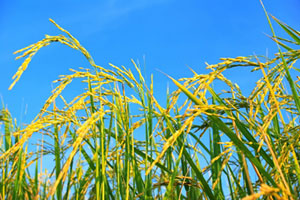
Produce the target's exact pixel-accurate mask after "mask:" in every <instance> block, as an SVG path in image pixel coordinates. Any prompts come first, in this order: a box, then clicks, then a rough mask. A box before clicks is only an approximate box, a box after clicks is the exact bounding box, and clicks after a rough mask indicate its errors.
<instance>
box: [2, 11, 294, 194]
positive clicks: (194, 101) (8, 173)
mask: <svg viewBox="0 0 300 200" xmlns="http://www.w3.org/2000/svg"><path fill="white" fill-rule="evenodd" d="M266 17H267V19H268V21H269V24H270V28H271V30H272V33H273V35H272V36H271V38H272V39H273V40H274V43H276V44H277V46H278V53H277V54H275V55H272V57H270V58H267V57H263V56H245V57H236V58H221V59H220V62H219V63H217V64H213V65H207V69H209V70H210V72H209V73H207V74H198V73H196V72H194V71H192V72H193V74H194V75H193V76H192V77H183V78H180V79H178V80H176V79H174V78H172V75H166V76H168V77H169V79H170V81H171V82H172V84H174V85H175V86H176V88H177V89H176V90H174V91H170V90H168V92H166V94H165V95H166V97H167V102H165V103H163V104H161V103H159V101H158V96H157V94H156V92H155V90H154V89H153V84H155V83H153V81H152V77H151V79H149V80H145V78H144V75H143V73H142V72H141V70H140V66H139V65H138V64H137V63H136V62H134V61H132V66H133V68H134V69H135V70H130V69H129V68H127V67H124V66H115V65H113V64H110V66H107V67H101V66H99V65H97V64H96V63H95V62H94V60H93V58H92V55H90V53H89V52H88V51H87V50H86V49H85V48H84V47H83V46H82V45H81V44H80V42H79V41H78V40H77V39H76V38H74V37H73V36H72V35H71V33H69V32H68V31H67V30H65V29H63V28H62V27H60V26H59V25H58V24H57V23H56V22H54V21H53V20H51V19H50V21H51V22H52V23H53V24H54V25H55V26H56V27H57V28H58V29H59V30H60V31H61V35H57V36H50V35H46V36H45V38H44V39H42V40H40V41H38V42H37V43H34V44H32V45H29V46H28V47H25V48H23V49H21V50H18V51H17V52H15V54H17V59H24V61H23V63H22V65H21V66H20V67H19V68H18V70H17V72H16V73H15V76H14V77H13V79H14V80H13V82H12V84H11V86H10V88H9V89H13V87H14V85H15V84H18V83H17V82H18V80H19V79H20V78H21V76H22V73H23V72H24V71H25V70H26V69H27V67H28V66H29V65H30V62H31V60H32V59H34V58H33V57H34V55H35V54H36V53H37V52H38V51H39V50H40V49H42V48H43V47H46V46H48V45H51V44H52V43H55V42H56V43H60V44H61V45H66V46H68V47H70V48H72V49H74V50H77V51H80V52H81V53H82V54H83V55H84V56H85V58H86V59H87V60H88V62H89V64H90V68H79V69H72V70H71V72H70V74H69V75H61V76H60V77H59V79H58V80H55V81H54V82H55V84H56V85H55V86H56V87H55V88H54V89H53V91H52V93H51V94H50V95H49V98H48V99H47V100H46V102H45V103H44V105H43V107H42V108H41V109H40V112H39V113H38V115H37V116H36V117H35V119H34V120H32V122H30V123H29V124H27V125H26V126H19V125H18V122H17V121H16V120H15V119H14V118H13V116H11V114H10V112H9V110H8V109H6V108H5V107H4V106H3V108H2V110H1V113H0V126H1V129H0V131H1V132H0V136H1V137H0V144H1V145H0V173H1V175H0V200H16V199H18V200H23V199H24V200H37V199H42V200H44V199H56V200H67V199H72V200H81V199H103V200H106V199H116V200H119V199H122V200H125V199H143V200H150V199H158V200H159V199H164V200H165V199H167V200H168V199H182V200H184V199H190V200H194V199H211V200H214V199H220V200H222V199H244V200H252V199H253V200H254V199H270V200H275V199H277V200H279V199H294V200H296V199H300V141H299V140H300V127H299V113H300V98H299V92H300V91H299V89H300V88H299V87H300V85H299V77H298V76H297V75H296V74H298V73H299V71H300V68H299V63H297V60H298V59H299V58H300V50H299V45H300V32H299V31H296V30H295V29H293V28H292V27H290V26H288V25H286V24H285V23H283V22H281V21H280V20H279V19H277V18H275V17H273V16H269V15H268V14H267V13H266ZM272 24H277V25H279V27H281V28H282V29H283V30H284V31H285V33H286V35H285V36H277V35H276V34H275V30H274V29H273V26H272ZM246 67H247V68H248V69H249V70H252V71H253V73H259V74H261V77H260V79H257V80H250V81H251V82H253V83H255V87H254V88H252V91H251V92H250V94H249V95H247V96H245V95H244V92H243V91H241V89H240V88H239V86H238V85H237V84H236V83H234V82H232V81H231V80H230V77H226V76H225V75H224V72H227V71H230V70H232V68H246ZM73 80H80V81H81V82H82V85H83V86H84V88H82V89H83V91H84V92H83V93H81V94H80V95H78V96H76V97H75V98H74V99H71V100H67V99H65V98H64V90H65V88H66V87H67V86H68V85H72V81H73ZM216 85H218V86H222V88H220V87H215V86H216ZM32 137H37V138H39V139H38V140H36V141H35V142H34V146H32V145H33V144H32ZM29 141H31V142H29ZM46 159H47V160H51V161H52V160H53V167H50V168H49V167H48V166H46V164H45V163H46V162H45V160H46Z"/></svg>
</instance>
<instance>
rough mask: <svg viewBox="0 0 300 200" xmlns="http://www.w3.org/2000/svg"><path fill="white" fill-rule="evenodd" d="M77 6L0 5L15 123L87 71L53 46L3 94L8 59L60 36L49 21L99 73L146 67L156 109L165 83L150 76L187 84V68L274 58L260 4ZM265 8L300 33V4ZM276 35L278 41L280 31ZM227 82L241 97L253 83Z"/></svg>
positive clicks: (293, 0)
mask: <svg viewBox="0 0 300 200" xmlns="http://www.w3.org/2000/svg"><path fill="white" fill-rule="evenodd" d="M82 2H83V1H78V0H77V1H76V0H75V1H74V0H73V1H58V0H52V1H37V0H36V1H17V0H16V1H8V0H6V1H5V0H1V1H0V68H1V72H0V96H2V98H3V100H4V103H5V105H6V106H7V107H8V108H9V110H10V111H11V112H12V114H13V116H14V117H16V118H17V119H19V120H21V121H23V122H30V120H32V119H33V117H34V116H35V115H36V114H37V113H38V111H39V110H40V108H41V107H42V105H43V103H44V102H45V100H46V99H47V97H48V96H49V95H50V92H51V82H52V81H53V80H55V79H57V78H58V76H59V75H60V74H69V73H70V72H69V68H73V69H77V68H78V67H88V63H87V62H86V60H85V58H84V57H83V56H82V55H81V54H80V53H79V52H76V51H75V50H73V49H70V48H68V47H66V46H63V45H61V44H53V45H50V46H48V47H45V48H43V49H42V50H41V51H40V52H39V53H38V54H37V55H36V56H34V58H33V60H32V63H31V64H30V65H29V67H28V69H27V70H26V72H25V73H24V74H23V76H22V77H21V79H20V80H19V82H18V83H17V84H16V85H15V87H14V88H13V90H11V91H8V87H9V85H10V84H11V82H12V80H11V77H12V76H13V74H14V73H15V72H16V70H17V68H18V67H19V65H20V64H21V62H22V61H23V60H17V61H15V60H14V58H15V55H13V54H12V53H13V52H14V51H16V50H18V49H21V48H23V47H25V46H27V45H30V44H32V43H34V42H37V41H38V40H41V39H43V37H44V35H45V34H49V35H56V34H60V32H59V31H58V30H57V28H56V27H55V26H54V25H52V24H51V23H50V22H49V20H48V19H49V18H52V19H54V20H55V21H56V22H57V23H58V24H59V25H61V26H62V27H63V28H65V29H67V30H68V31H69V32H71V33H72V34H73V35H74V36H75V37H76V38H77V39H78V40H79V41H80V42H81V44H82V45H83V46H84V47H85V48H86V49H87V50H88V51H89V52H90V53H91V55H92V56H93V58H94V60H95V62H96V64H98V65H101V66H102V67H108V63H109V62H111V63H113V64H115V65H117V66H119V65H125V66H126V67H129V68H132V67H133V66H132V64H131V62H130V59H131V58H132V59H134V60H139V61H140V62H141V63H142V67H144V64H143V63H145V65H146V75H147V76H149V75H150V74H153V75H154V89H155V91H156V92H157V93H156V94H157V96H160V98H161V101H164V100H165V94H166V87H167V84H168V82H169V83H170V81H169V80H168V78H167V77H165V76H164V75H163V74H161V73H160V72H158V71H157V70H156V69H160V70H161V71H164V72H165V73H167V74H169V75H171V76H173V77H175V78H180V77H189V76H192V73H191V72H190V71H189V68H188V67H191V68H192V69H193V70H195V71H196V72H198V73H207V71H206V70H205V64H204V62H208V63H210V64H214V63H217V62H218V58H220V57H237V56H247V55H253V54H256V55H266V53H268V54H269V55H270V56H272V54H274V53H275V52H276V45H275V44H274V42H273V41H272V40H270V39H269V38H268V37H267V36H266V35H265V34H271V33H270V28H269V26H268V23H267V20H266V18H265V16H264V12H263V9H262V7H261V5H260V3H259V0H248V1H247V0H246V1H241V0H227V1H221V0H220V1H200V0H187V1H178V0H160V1H159V0H152V1H150V0H149V1H147V0H127V1H118V0H106V1H84V3H82ZM264 4H265V7H266V9H267V10H268V12H269V13H271V14H272V15H274V16H276V17H277V18H279V19H280V20H282V21H284V22H286V23H287V24H289V25H291V26H292V27H294V28H296V29H298V30H299V19H300V12H299V11H300V1H299V0H284V1H283V0H265V1H264ZM275 27H277V26H275ZM276 32H277V34H278V35H282V31H281V30H280V29H279V28H278V27H277V28H276ZM226 75H227V77H229V78H231V79H232V80H234V81H236V82H237V83H238V84H240V85H241V88H242V89H245V90H247V89H249V88H251V87H252V86H253V84H252V85H251V84H249V82H252V83H254V81H255V79H254V78H257V77H258V76H259V74H250V69H247V70H233V71H230V73H227V74H226ZM253 80H254V81H253ZM170 84H171V83H170ZM75 86H76V83H75ZM75 88H76V87H75ZM67 95H72V91H69V93H67ZM26 108H27V111H29V112H27V113H26V112H25V111H26Z"/></svg>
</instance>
